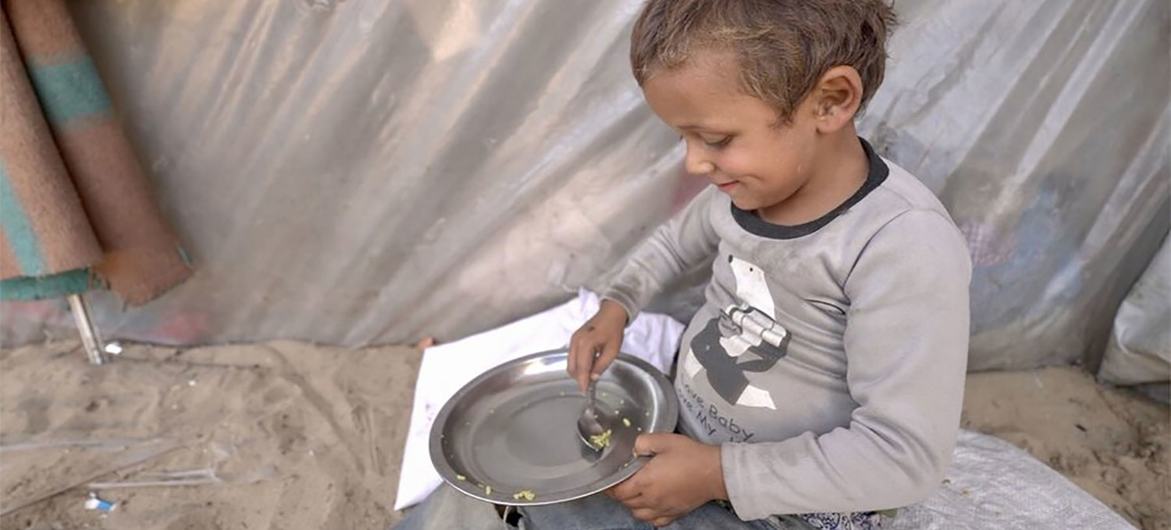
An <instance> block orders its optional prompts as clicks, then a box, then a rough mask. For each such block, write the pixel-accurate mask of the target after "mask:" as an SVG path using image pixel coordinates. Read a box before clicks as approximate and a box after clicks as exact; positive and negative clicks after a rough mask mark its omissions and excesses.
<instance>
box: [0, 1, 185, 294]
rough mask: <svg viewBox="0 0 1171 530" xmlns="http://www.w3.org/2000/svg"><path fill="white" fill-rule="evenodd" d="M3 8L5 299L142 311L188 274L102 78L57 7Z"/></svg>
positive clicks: (15, 4)
mask: <svg viewBox="0 0 1171 530" xmlns="http://www.w3.org/2000/svg"><path fill="white" fill-rule="evenodd" d="M0 3H2V4H3V6H4V9H3V10H0V125H2V126H3V134H0V221H3V230H0V279H2V280H3V281H2V282H0V298H5V299H30V298H45V297H52V296H59V295H62V294H70V293H76V292H81V291H83V290H85V289H88V288H90V287H93V286H94V285H95V284H97V283H101V284H105V285H108V286H109V288H110V289H111V290H113V291H115V292H116V293H118V294H119V295H121V296H122V298H123V299H124V300H125V301H126V302H127V303H129V304H141V303H145V302H147V301H149V300H151V299H152V298H154V297H156V296H158V295H159V294H161V293H162V292H163V291H165V290H167V289H169V288H170V287H172V286H174V285H176V284H178V283H180V282H182V281H183V280H184V279H186V278H187V277H188V276H190V274H191V268H190V265H189V263H188V261H187V259H186V254H185V253H184V252H183V250H182V248H181V247H180V245H179V241H178V238H177V237H176V236H175V235H174V232H173V231H172V230H171V228H170V226H169V225H168V224H167V223H166V221H165V220H164V219H163V217H162V212H161V211H160V210H159V208H158V205H157V204H156V203H155V201H154V199H153V197H152V193H151V189H150V183H149V181H148V180H147V178H146V175H145V173H144V172H143V170H142V167H141V166H140V165H139V163H138V160H137V158H136V157H135V156H134V153H133V151H132V150H131V148H130V143H129V141H128V140H127V138H126V135H125V133H124V131H123V130H122V128H121V126H120V125H119V123H118V121H117V120H116V118H115V116H114V114H113V111H112V107H111V105H110V99H109V97H108V96H107V94H106V90H105V88H104V86H103V84H102V81H101V79H100V78H99V77H98V73H97V69H96V68H95V67H94V64H93V61H91V60H90V58H89V55H88V54H87V53H86V51H85V48H84V47H83V45H82V42H81V38H80V36H79V35H78V33H77V30H76V28H74V26H73V22H72V20H70V18H69V13H68V11H67V10H66V8H65V5H64V3H63V1H62V0H9V1H7V2H3V1H2V0H0ZM91 273H92V274H91Z"/></svg>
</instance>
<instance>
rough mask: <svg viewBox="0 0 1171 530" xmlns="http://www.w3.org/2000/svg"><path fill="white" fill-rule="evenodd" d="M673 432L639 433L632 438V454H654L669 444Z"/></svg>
mask: <svg viewBox="0 0 1171 530" xmlns="http://www.w3.org/2000/svg"><path fill="white" fill-rule="evenodd" d="M673 436H675V435H673V434H667V433H651V434H640V435H638V438H635V439H634V454H636V455H638V456H654V455H657V454H659V453H661V452H663V450H665V449H666V448H667V446H669V445H670V444H671V442H672V441H673V440H672V437H673Z"/></svg>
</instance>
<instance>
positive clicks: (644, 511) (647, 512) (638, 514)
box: [630, 508, 659, 523]
mask: <svg viewBox="0 0 1171 530" xmlns="http://www.w3.org/2000/svg"><path fill="white" fill-rule="evenodd" d="M630 515H633V516H634V518H635V519H638V520H639V521H645V522H648V523H649V522H651V521H653V520H655V517H656V516H658V515H659V512H656V511H654V510H652V509H650V508H638V509H635V510H630Z"/></svg>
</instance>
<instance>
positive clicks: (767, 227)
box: [732, 138, 890, 239]
mask: <svg viewBox="0 0 1171 530" xmlns="http://www.w3.org/2000/svg"><path fill="white" fill-rule="evenodd" d="M858 140H859V141H861V142H862V150H863V151H866V161H867V164H868V165H869V166H870V167H869V169H868V170H867V173H866V182H863V183H862V187H861V188H858V191H856V192H854V194H853V195H851V196H850V198H849V199H846V202H843V203H842V204H840V205H838V207H837V208H834V209H833V210H830V212H829V213H827V214H825V215H823V216H821V217H818V218H817V219H814V220H812V221H809V222H808V223H802V224H799V225H778V224H773V223H770V222H768V221H765V220H764V219H761V218H760V217H759V216H757V215H756V213H755V212H750V211H747V210H741V209H740V208H737V207H736V205H735V204H732V218H733V219H735V220H736V224H738V225H740V228H743V229H745V230H747V231H749V232H751V233H753V234H755V235H758V236H761V237H767V238H771V239H796V238H798V237H802V236H807V235H809V234H812V233H814V232H816V231H818V230H820V229H821V227H823V226H825V225H827V224H829V223H830V221H833V220H834V219H836V218H837V217H838V216H839V215H842V214H843V213H845V212H846V210H849V209H850V208H851V207H853V206H854V205H855V204H858V201H860V200H862V199H864V198H866V196H867V195H869V194H870V192H872V191H874V190H875V189H876V188H878V186H880V185H881V184H882V183H883V182H884V181H886V177H887V176H888V175H890V168H888V167H886V162H883V161H882V158H881V157H879V156H878V153H875V152H874V148H873V147H870V143H869V142H867V141H866V140H864V139H862V138H858Z"/></svg>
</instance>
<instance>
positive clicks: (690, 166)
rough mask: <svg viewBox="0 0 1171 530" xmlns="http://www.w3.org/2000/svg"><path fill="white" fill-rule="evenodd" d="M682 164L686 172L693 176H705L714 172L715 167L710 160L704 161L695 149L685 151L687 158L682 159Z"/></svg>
mask: <svg viewBox="0 0 1171 530" xmlns="http://www.w3.org/2000/svg"><path fill="white" fill-rule="evenodd" d="M683 163H684V165H685V166H686V168H687V172H688V173H691V174H693V175H707V174H708V173H711V172H713V171H715V170H716V165H715V164H714V163H712V162H711V161H710V160H704V159H703V157H702V156H700V153H698V152H697V150H696V149H691V148H688V149H687V156H686V157H684V162H683Z"/></svg>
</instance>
